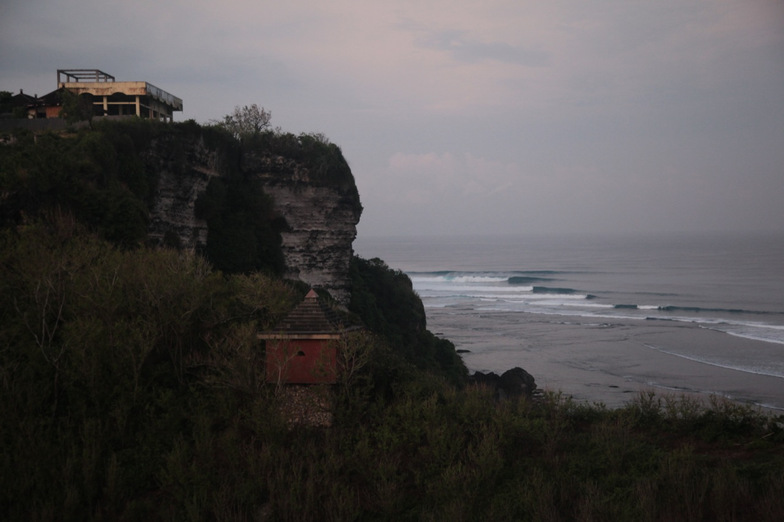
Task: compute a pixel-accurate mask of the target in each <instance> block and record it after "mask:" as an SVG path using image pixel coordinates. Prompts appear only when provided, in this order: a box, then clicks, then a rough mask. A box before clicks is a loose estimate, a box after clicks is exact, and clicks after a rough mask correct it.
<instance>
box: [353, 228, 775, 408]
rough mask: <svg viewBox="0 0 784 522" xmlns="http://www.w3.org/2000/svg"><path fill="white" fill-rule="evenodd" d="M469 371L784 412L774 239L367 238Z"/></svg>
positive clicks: (611, 397)
mask: <svg viewBox="0 0 784 522" xmlns="http://www.w3.org/2000/svg"><path fill="white" fill-rule="evenodd" d="M357 250H358V252H359V253H360V255H363V256H364V257H368V258H370V257H373V256H378V257H380V258H382V259H384V260H385V261H387V262H388V263H389V266H390V267H392V268H396V269H400V270H402V271H404V272H405V273H406V274H407V275H408V276H409V277H410V278H411V281H412V285H413V288H414V290H415V291H416V292H417V293H418V295H419V296H420V298H421V299H422V302H423V304H424V307H425V312H426V314H427V321H428V328H429V329H430V330H431V331H432V332H433V333H435V334H436V335H439V336H441V337H444V338H446V339H449V340H450V341H452V342H453V343H454V344H455V346H456V348H457V349H458V350H460V351H461V356H462V357H463V360H464V361H465V364H466V366H467V367H468V369H469V370H470V371H493V372H496V373H501V372H504V371H506V370H508V369H510V368H514V367H516V366H518V367H521V368H523V369H525V370H526V371H528V372H529V373H530V374H532V375H533V376H534V378H535V379H536V382H537V385H538V386H539V388H541V389H544V390H550V391H561V392H563V393H565V394H569V395H571V396H573V397H574V398H575V399H577V400H582V401H588V402H601V403H604V404H605V405H607V406H608V407H618V406H622V405H623V404H625V403H626V402H627V401H629V400H630V399H632V398H634V397H635V396H636V395H637V394H639V393H640V392H646V391H654V392H656V393H657V394H675V395H679V394H696V395H698V396H700V397H709V396H710V395H717V396H720V397H726V398H728V399H732V400H735V401H740V402H744V403H750V404H755V405H759V406H762V407H765V408H771V409H774V410H777V411H784V297H782V296H784V269H782V266H781V259H782V258H784V236H781V235H759V236H754V235H732V234H713V235H686V236H671V235H653V236H626V237H622V236H563V237H529V236H457V237H441V238H432V237H431V238H376V239H373V238H367V239H363V240H362V241H358V242H357Z"/></svg>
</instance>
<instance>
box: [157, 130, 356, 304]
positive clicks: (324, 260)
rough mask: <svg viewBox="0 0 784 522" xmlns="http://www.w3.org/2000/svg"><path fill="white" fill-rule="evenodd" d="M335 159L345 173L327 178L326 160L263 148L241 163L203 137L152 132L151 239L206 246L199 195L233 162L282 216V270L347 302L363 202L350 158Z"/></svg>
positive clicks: (245, 156) (197, 247) (248, 154)
mask: <svg viewBox="0 0 784 522" xmlns="http://www.w3.org/2000/svg"><path fill="white" fill-rule="evenodd" d="M177 140H179V141H177ZM331 147H334V145H331ZM335 148H336V147H335ZM337 150H338V151H339V149H337ZM339 159H340V160H341V161H343V163H344V174H342V175H340V176H337V177H335V176H331V177H330V175H329V173H327V174H325V172H324V166H323V165H320V166H319V165H315V166H314V165H313V164H312V162H308V161H307V160H303V159H302V158H299V159H293V158H290V157H286V156H284V155H280V154H275V153H272V152H270V151H264V150H263V148H262V149H259V148H256V149H255V150H254V151H253V152H247V151H246V152H243V153H241V154H240V160H239V165H234V164H232V165H229V164H230V163H232V161H231V160H228V159H227V158H226V157H225V156H224V155H223V154H222V153H220V152H218V151H216V150H215V149H211V148H210V147H209V146H206V145H205V144H204V142H203V140H199V139H187V140H185V142H183V141H182V138H181V137H180V138H176V139H175V138H173V137H162V138H160V139H157V141H156V142H154V143H153V145H152V147H151V149H150V151H149V152H148V153H147V155H146V157H145V163H146V165H147V168H148V169H154V170H155V171H156V173H157V176H158V183H157V190H156V193H155V195H154V197H153V201H152V202H151V211H150V229H149V238H150V240H151V242H153V243H159V244H162V243H163V242H168V243H171V242H172V241H174V242H176V243H178V244H179V245H181V246H182V247H184V248H191V249H195V250H197V251H202V250H204V248H205V247H206V244H207V223H206V222H205V221H204V220H201V219H198V218H197V217H196V214H195V206H196V200H197V198H198V197H199V195H200V194H201V193H202V192H204V190H205V189H206V187H207V185H208V183H209V181H210V179H212V178H213V177H215V176H223V175H225V174H226V172H227V169H228V168H238V169H240V170H241V171H242V172H243V173H244V174H246V175H249V176H252V177H255V178H256V179H258V180H259V181H260V182H261V183H262V186H263V189H264V192H265V193H266V194H268V195H269V196H271V197H272V199H273V205H274V210H275V212H276V213H277V214H278V215H280V216H281V217H283V218H284V219H285V221H286V224H287V229H286V231H284V232H283V233H282V234H281V236H282V246H281V249H282V252H283V256H284V261H285V265H286V268H285V274H284V277H286V278H290V279H299V280H301V281H304V282H306V283H308V284H309V285H311V286H313V287H317V288H323V289H326V290H327V291H329V293H330V294H331V295H332V297H333V298H335V299H336V300H337V301H339V302H341V303H343V304H347V303H348V301H349V299H350V297H351V288H350V279H349V264H350V262H351V258H352V256H353V247H352V244H353V241H354V239H355V238H356V234H357V232H356V225H357V223H358V222H359V218H360V215H361V213H362V206H361V204H360V201H359V194H358V193H357V189H356V185H355V184H354V180H353V177H352V176H351V173H350V171H349V170H348V165H345V161H344V160H343V159H342V156H340V158H339ZM319 169H320V170H319ZM345 172H347V173H348V174H347V175H346V174H345Z"/></svg>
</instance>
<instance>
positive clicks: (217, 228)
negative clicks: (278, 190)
mask: <svg viewBox="0 0 784 522" xmlns="http://www.w3.org/2000/svg"><path fill="white" fill-rule="evenodd" d="M196 216H197V217H199V218H202V219H204V220H206V221H207V226H208V229H209V234H208V237H207V251H206V254H207V257H208V259H210V261H212V263H213V264H214V265H215V266H216V268H219V269H220V270H223V271H224V272H229V273H247V272H251V271H258V270H262V271H266V272H269V273H272V274H281V273H282V272H283V269H284V261H283V254H282V252H281V249H280V245H281V237H280V232H281V231H282V230H284V229H285V227H286V222H285V220H283V219H282V218H280V217H276V216H275V214H274V212H273V207H272V201H271V200H270V198H269V197H268V196H267V195H266V194H264V191H263V190H262V188H261V186H260V184H259V182H258V181H256V180H253V179H250V178H248V177H246V176H241V175H238V176H232V177H227V178H223V179H221V178H214V179H213V180H211V181H210V183H209V185H208V186H207V190H206V191H205V192H204V193H203V194H202V195H201V196H199V199H198V200H196Z"/></svg>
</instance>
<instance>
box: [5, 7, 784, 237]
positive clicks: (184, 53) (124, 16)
mask: <svg viewBox="0 0 784 522" xmlns="http://www.w3.org/2000/svg"><path fill="white" fill-rule="evenodd" d="M58 68H60V69H67V68H97V69H101V70H103V71H105V72H107V73H109V74H112V75H114V76H115V77H116V78H117V80H118V81H122V80H127V81H131V80H145V81H148V82H150V83H153V84H155V85H156V86H158V87H160V88H162V89H164V90H166V91H169V92H170V93H172V94H174V95H176V96H179V97H180V98H182V99H183V101H184V107H185V110H184V111H183V113H182V114H179V113H178V114H176V115H175V119H177V120H183V119H189V118H193V119H195V120H196V121H198V122H201V123H204V122H207V121H209V120H211V119H217V118H220V117H221V116H222V115H224V114H227V113H229V112H231V111H232V109H233V108H234V106H236V105H249V104H252V103H257V104H258V105H260V106H263V107H265V108H267V109H268V110H270V111H271V112H272V120H273V121H272V122H273V124H274V125H276V126H280V127H281V128H282V129H283V130H285V131H290V132H294V133H300V132H322V133H324V134H325V135H326V136H327V137H328V138H329V139H330V140H331V141H333V142H334V143H337V144H338V145H339V146H340V147H341V148H342V150H343V153H344V155H345V157H346V159H347V160H348V162H349V164H350V165H351V168H352V171H353V173H354V177H355V178H356V181H357V185H358V186H359V191H360V195H361V198H362V203H363V205H364V207H365V211H364V213H363V216H362V221H361V222H360V225H359V233H360V235H361V236H363V235H364V236H372V235H389V234H393V235H406V234H459V233H467V232H470V233H510V232H511V233H536V234H539V233H547V234H549V233H560V232H564V233H584V232H615V231H618V232H648V231H707V230H710V231H714V230H733V231H751V230H761V231H762V230H777V231H784V1H782V0H639V1H629V0H593V1H577V0H574V1H559V0H556V1H553V0H548V1H539V2H533V1H523V0H452V1H447V0H410V1H409V0H402V1H401V0H353V1H350V0H330V1H323V0H318V1H317V0H306V1H298V0H290V1H288V2H281V1H280V0H275V1H268V0H247V1H246V0H222V1H220V2H218V1H215V0H155V1H152V0H134V1H132V2H131V1H116V0H0V90H7V91H14V92H18V91H19V89H24V90H25V92H27V93H29V94H34V93H37V94H44V93H46V92H49V91H51V90H53V89H54V88H55V87H56V80H57V78H56V70H57V69H58Z"/></svg>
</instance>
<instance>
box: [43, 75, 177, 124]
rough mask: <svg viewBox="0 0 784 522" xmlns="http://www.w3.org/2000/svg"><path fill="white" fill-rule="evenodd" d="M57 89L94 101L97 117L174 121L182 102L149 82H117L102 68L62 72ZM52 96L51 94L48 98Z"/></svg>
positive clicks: (58, 77)
mask: <svg viewBox="0 0 784 522" xmlns="http://www.w3.org/2000/svg"><path fill="white" fill-rule="evenodd" d="M57 89H58V91H59V90H61V89H65V90H68V91H70V92H72V93H74V94H76V95H80V96H81V95H87V96H88V97H89V98H91V99H92V103H93V108H94V110H95V114H96V115H102V116H132V115H136V116H139V117H141V118H154V119H159V120H164V121H171V120H172V115H173V113H174V111H181V110H182V100H181V99H180V98H178V97H176V96H174V95H172V94H169V93H168V92H166V91H164V90H163V89H159V88H158V87H156V86H154V85H152V84H151V83H147V82H117V81H115V79H114V76H112V75H110V74H106V73H105V72H103V71H99V70H98V69H58V70H57ZM47 96H49V95H47Z"/></svg>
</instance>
